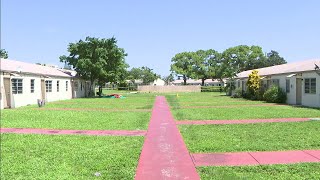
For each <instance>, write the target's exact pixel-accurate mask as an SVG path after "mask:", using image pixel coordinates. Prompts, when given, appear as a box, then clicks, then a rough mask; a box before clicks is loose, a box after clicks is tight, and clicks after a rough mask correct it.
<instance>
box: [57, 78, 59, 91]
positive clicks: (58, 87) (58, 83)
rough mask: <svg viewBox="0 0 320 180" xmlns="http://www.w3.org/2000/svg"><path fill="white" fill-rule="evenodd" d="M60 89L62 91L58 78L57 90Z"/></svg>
mask: <svg viewBox="0 0 320 180" xmlns="http://www.w3.org/2000/svg"><path fill="white" fill-rule="evenodd" d="M59 91H60V81H59V80H57V92H59Z"/></svg>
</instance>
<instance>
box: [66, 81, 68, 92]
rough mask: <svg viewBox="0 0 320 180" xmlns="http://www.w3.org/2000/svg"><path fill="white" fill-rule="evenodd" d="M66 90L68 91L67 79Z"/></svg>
mask: <svg viewBox="0 0 320 180" xmlns="http://www.w3.org/2000/svg"><path fill="white" fill-rule="evenodd" d="M66 91H68V81H66Z"/></svg>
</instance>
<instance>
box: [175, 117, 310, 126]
mask: <svg viewBox="0 0 320 180" xmlns="http://www.w3.org/2000/svg"><path fill="white" fill-rule="evenodd" d="M309 120H310V118H278V119H244V120H182V121H176V124H181V125H182V124H185V125H186V124H191V125H203V124H251V123H271V122H299V121H309Z"/></svg>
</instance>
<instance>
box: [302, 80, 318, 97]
mask: <svg viewBox="0 0 320 180" xmlns="http://www.w3.org/2000/svg"><path fill="white" fill-rule="evenodd" d="M313 80H314V82H312V81H313ZM304 93H305V94H317V78H305V79H304Z"/></svg>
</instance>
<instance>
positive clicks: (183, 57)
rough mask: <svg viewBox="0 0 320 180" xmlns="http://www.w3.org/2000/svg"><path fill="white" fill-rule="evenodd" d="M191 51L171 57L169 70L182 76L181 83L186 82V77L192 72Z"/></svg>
mask: <svg viewBox="0 0 320 180" xmlns="http://www.w3.org/2000/svg"><path fill="white" fill-rule="evenodd" d="M191 59H192V53H191V52H182V53H178V54H176V55H175V56H174V57H173V58H172V59H171V62H172V64H171V71H172V72H174V73H176V74H181V75H182V76H183V84H184V85H186V84H187V78H189V77H190V76H191V72H192V62H191Z"/></svg>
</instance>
